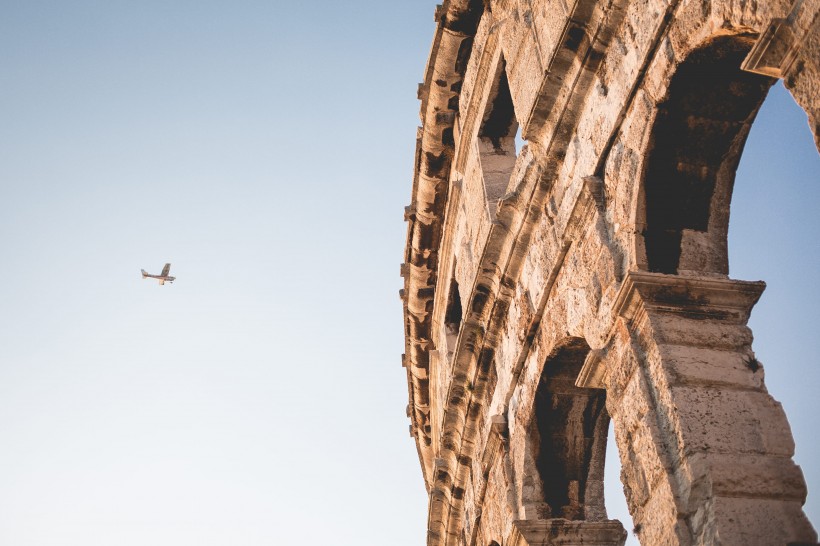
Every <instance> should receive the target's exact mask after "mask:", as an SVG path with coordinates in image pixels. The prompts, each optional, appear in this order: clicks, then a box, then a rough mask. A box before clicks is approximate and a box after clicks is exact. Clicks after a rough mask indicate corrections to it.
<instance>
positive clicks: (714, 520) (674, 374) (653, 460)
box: [582, 272, 817, 546]
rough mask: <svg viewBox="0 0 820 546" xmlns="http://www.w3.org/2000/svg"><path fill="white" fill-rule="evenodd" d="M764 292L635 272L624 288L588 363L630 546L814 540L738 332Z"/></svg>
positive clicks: (792, 469)
mask: <svg viewBox="0 0 820 546" xmlns="http://www.w3.org/2000/svg"><path fill="white" fill-rule="evenodd" d="M764 288H765V284H764V283H762V282H743V281H734V280H729V279H722V278H712V277H709V278H706V277H682V276H677V275H663V274H657V273H646V272H631V273H630V274H629V275H628V276H627V278H626V279H625V280H624V284H623V286H622V289H621V292H620V294H619V296H618V300H617V302H616V311H617V313H618V315H619V316H620V318H619V319H618V320H617V322H616V326H615V328H614V331H613V335H612V337H611V338H610V341H609V344H608V345H607V347H606V348H604V350H602V351H600V352H598V353H596V355H595V357H594V359H597V360H598V362H599V363H598V364H597V365H596V366H595V367H597V369H598V370H599V372H598V373H597V376H598V377H599V378H600V380H601V381H602V382H603V383H604V384H605V385H606V387H607V409H608V411H609V413H610V415H611V417H612V420H613V422H614V425H615V435H616V440H617V443H618V449H619V452H620V457H621V463H622V474H621V480H622V482H623V483H624V490H625V492H626V496H627V502H628V504H629V510H630V512H631V514H632V517H633V519H634V523H635V532H636V534H637V535H638V537H639V539H640V541H641V543H642V544H645V545H656V544H658V545H659V544H664V545H675V544H677V545H696V544H697V545H706V544H708V545H716V544H721V545H730V544H731V545H737V546H741V545H743V546H748V545H756V544H760V545H773V544H781V545H785V544H788V543H815V542H816V540H817V535H816V533H815V532H814V529H813V528H812V526H811V524H810V523H809V522H808V520H807V519H806V516H805V515H804V513H803V510H802V506H803V503H804V502H805V499H806V486H805V482H804V480H803V474H802V472H801V470H800V468H799V467H798V466H797V465H796V464H795V463H794V462H793V461H792V458H791V457H792V455H793V454H794V441H793V439H792V435H791V431H790V429H789V424H788V422H787V420H786V416H785V414H784V412H783V409H782V407H781V406H780V404H779V403H778V402H777V401H775V400H774V399H773V398H772V397H771V396H770V395H769V394H768V392H767V391H766V387H765V385H764V383H763V367H762V365H761V364H760V362H758V361H757V360H756V359H755V357H754V353H753V352H752V350H751V342H752V334H751V331H750V330H749V328H748V327H747V326H746V323H747V321H748V318H749V314H750V312H751V309H752V307H753V306H754V304H755V303H756V302H757V300H758V298H759V297H760V294H761V293H762V292H763V289H764ZM588 361H589V359H588ZM587 368H589V366H587V365H585V369H587ZM586 372H587V374H586V375H587V376H588V377H591V376H594V375H596V373H592V374H590V373H589V370H588V369H587V370H586ZM582 375H584V372H582Z"/></svg>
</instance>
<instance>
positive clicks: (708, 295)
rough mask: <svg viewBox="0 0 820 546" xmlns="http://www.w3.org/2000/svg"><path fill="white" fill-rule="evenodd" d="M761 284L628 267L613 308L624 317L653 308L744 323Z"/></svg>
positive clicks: (688, 315) (656, 310)
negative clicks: (652, 271) (636, 269)
mask: <svg viewBox="0 0 820 546" xmlns="http://www.w3.org/2000/svg"><path fill="white" fill-rule="evenodd" d="M765 288H766V283H765V282H763V281H738V280H733V279H721V278H715V277H689V276H680V275H667V274H664V273H650V272H648V271H630V272H629V273H627V275H626V278H625V279H624V282H623V284H622V285H621V289H620V291H619V292H618V296H617V297H616V299H615V304H614V311H615V314H616V315H617V316H621V317H623V318H625V319H626V320H627V321H633V320H635V319H636V318H637V317H639V316H640V315H641V314H642V313H644V312H646V311H653V312H656V313H663V314H675V315H681V316H684V317H687V318H691V319H703V320H706V319H719V320H723V321H728V322H731V323H737V324H745V323H746V321H748V320H749V315H750V314H751V311H752V307H754V305H755V303H757V301H758V300H759V299H760V295H761V294H762V293H763V290H764V289H765Z"/></svg>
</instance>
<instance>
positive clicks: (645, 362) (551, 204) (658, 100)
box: [401, 0, 820, 546]
mask: <svg viewBox="0 0 820 546" xmlns="http://www.w3.org/2000/svg"><path fill="white" fill-rule="evenodd" d="M431 7H432V6H431ZM435 19H436V22H437V29H436V32H435V38H434V41H433V45H432V49H431V53H430V57H429V60H428V63H427V68H426V73H425V80H424V82H423V83H422V84H421V85H420V86H419V90H418V93H419V99H420V100H421V118H422V127H421V128H420V129H419V131H418V135H417V148H416V160H415V176H414V180H413V188H412V201H411V204H410V206H408V207H407V209H406V211H405V219H406V220H407V222H408V236H407V247H406V251H405V263H404V264H403V265H402V275H403V277H404V289H403V290H402V294H401V295H402V300H403V305H404V327H405V344H406V354H405V355H404V366H405V367H406V371H407V381H408V387H409V388H408V391H409V405H408V414H409V416H410V418H411V434H412V435H413V436H414V438H415V441H416V445H417V449H418V455H419V461H420V463H421V470H422V474H423V479H424V481H425V484H426V487H427V490H428V492H429V514H428V521H427V544H428V546H445V545H446V546H524V545H529V546H542V545H558V544H561V545H575V544H578V545H580V544H584V545H616V544H623V543H624V541H625V539H626V530H625V529H624V527H623V525H622V524H621V522H619V521H617V520H611V519H608V517H607V513H606V509H605V507H604V494H603V489H604V488H603V465H604V454H605V449H606V441H607V431H608V429H609V427H610V421H611V423H612V426H613V427H614V433H615V439H616V443H617V448H618V452H619V454H620V461H621V465H622V471H621V480H622V482H623V485H624V490H625V493H626V500H627V504H628V507H629V511H630V514H631V515H632V518H633V522H634V531H635V534H636V535H637V537H638V539H639V540H640V542H641V544H643V545H645V546H646V545H696V544H697V545H716V544H721V545H737V546H741V545H758V544H759V545H787V544H791V545H797V544H816V543H817V534H816V532H815V530H814V529H813V527H812V525H811V524H810V523H809V521H808V519H807V517H806V516H805V514H804V512H803V503H804V502H805V499H806V485H805V481H804V478H803V474H802V471H801V469H800V468H799V467H798V466H797V465H796V464H795V463H794V462H793V460H792V456H793V454H794V441H793V439H792V436H791V432H790V429H789V425H788V422H787V419H786V415H785V414H784V412H783V410H782V407H781V405H780V404H779V403H778V402H777V401H776V400H775V399H774V398H773V397H772V396H771V395H770V394H769V393H768V392H767V390H766V387H765V385H764V382H763V370H762V366H761V364H760V363H759V362H758V361H757V360H756V359H755V356H754V353H753V351H752V346H751V340H752V333H751V331H750V329H749V328H748V326H747V320H748V318H749V315H750V312H751V310H752V307H753V306H754V305H755V303H756V302H757V300H758V298H759V297H760V295H761V293H762V291H763V289H764V284H763V283H761V282H747V281H742V280H735V279H731V278H729V276H728V258H727V243H726V240H727V230H728V222H729V203H730V200H731V196H732V187H733V183H734V177H735V171H736V169H737V165H738V161H739V158H740V155H741V153H742V151H743V146H744V143H745V141H746V137H747V135H748V133H749V129H750V126H751V123H752V122H753V120H754V118H755V115H756V113H757V111H758V109H759V107H760V105H761V103H762V102H763V99H764V98H765V97H766V94H767V92H768V90H769V88H770V87H771V86H772V84H773V83H774V82H776V81H777V80H778V79H782V80H783V82H784V84H785V86H786V88H787V89H788V90H789V91H790V92H791V94H792V96H793V97H794V99H795V100H796V101H797V103H798V104H799V105H800V106H801V107H802V108H803V109H804V110H805V112H806V113H807V115H808V118H809V123H810V125H811V129H812V131H813V134H814V137H815V142H816V144H817V145H818V147H820V0H797V1H796V2H795V3H794V4H790V3H788V2H784V1H780V0H635V1H626V0H574V1H566V0H549V1H547V0H484V1H483V2H482V1H481V0H451V1H445V3H444V4H443V5H441V6H438V7H437V9H436V10H435ZM420 524H421V522H420Z"/></svg>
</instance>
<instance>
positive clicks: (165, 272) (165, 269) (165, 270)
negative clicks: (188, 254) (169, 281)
mask: <svg viewBox="0 0 820 546" xmlns="http://www.w3.org/2000/svg"><path fill="white" fill-rule="evenodd" d="M170 272H171V264H165V267H163V268H162V273H160V275H162V276H163V277H167V276H168V273H170Z"/></svg>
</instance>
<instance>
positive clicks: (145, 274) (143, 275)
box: [140, 269, 148, 279]
mask: <svg viewBox="0 0 820 546" xmlns="http://www.w3.org/2000/svg"><path fill="white" fill-rule="evenodd" d="M140 271H142V278H143V279H144V278H145V277H147V276H148V273H146V272H145V270H144V269H140Z"/></svg>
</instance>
